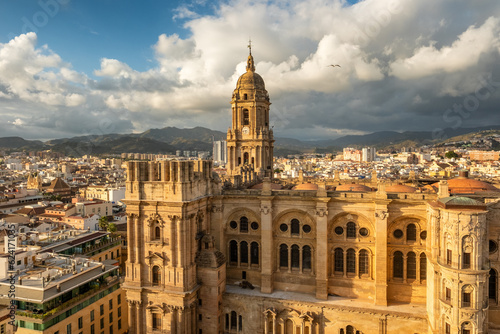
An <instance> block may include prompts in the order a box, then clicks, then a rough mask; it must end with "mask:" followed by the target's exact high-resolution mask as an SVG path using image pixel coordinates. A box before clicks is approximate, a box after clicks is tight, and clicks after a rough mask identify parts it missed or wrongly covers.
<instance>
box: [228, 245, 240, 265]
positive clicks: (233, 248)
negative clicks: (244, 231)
mask: <svg viewBox="0 0 500 334" xmlns="http://www.w3.org/2000/svg"><path fill="white" fill-rule="evenodd" d="M229 262H235V263H236V262H238V243H237V242H236V241H234V240H231V241H230V242H229Z"/></svg>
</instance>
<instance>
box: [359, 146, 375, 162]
mask: <svg viewBox="0 0 500 334" xmlns="http://www.w3.org/2000/svg"><path fill="white" fill-rule="evenodd" d="M361 152H362V153H361V161H363V162H370V161H375V156H376V154H377V151H376V150H375V148H374V147H363V149H362V150H361Z"/></svg>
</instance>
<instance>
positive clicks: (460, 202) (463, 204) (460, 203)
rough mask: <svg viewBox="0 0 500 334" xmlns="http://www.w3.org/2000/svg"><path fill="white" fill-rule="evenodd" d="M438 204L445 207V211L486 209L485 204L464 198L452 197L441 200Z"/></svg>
mask: <svg viewBox="0 0 500 334" xmlns="http://www.w3.org/2000/svg"><path fill="white" fill-rule="evenodd" d="M438 203H439V204H440V205H441V206H443V207H444V208H445V209H448V208H453V207H460V209H464V208H465V209H467V208H469V209H482V208H483V209H484V208H485V205H484V203H481V202H479V201H476V200H475V199H472V198H469V197H464V196H451V197H445V198H440V199H439V200H438Z"/></svg>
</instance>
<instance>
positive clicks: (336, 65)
mask: <svg viewBox="0 0 500 334" xmlns="http://www.w3.org/2000/svg"><path fill="white" fill-rule="evenodd" d="M330 66H331V67H340V65H338V64H335V65H333V64H332V65H328V66H327V67H330Z"/></svg>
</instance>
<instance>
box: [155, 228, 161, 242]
mask: <svg viewBox="0 0 500 334" xmlns="http://www.w3.org/2000/svg"><path fill="white" fill-rule="evenodd" d="M155 239H156V240H158V239H161V230H160V227H159V226H156V227H155Z"/></svg>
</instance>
